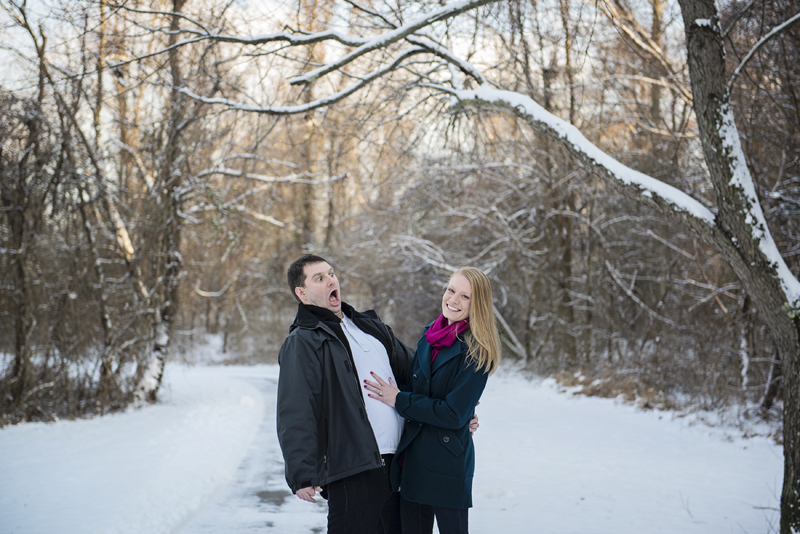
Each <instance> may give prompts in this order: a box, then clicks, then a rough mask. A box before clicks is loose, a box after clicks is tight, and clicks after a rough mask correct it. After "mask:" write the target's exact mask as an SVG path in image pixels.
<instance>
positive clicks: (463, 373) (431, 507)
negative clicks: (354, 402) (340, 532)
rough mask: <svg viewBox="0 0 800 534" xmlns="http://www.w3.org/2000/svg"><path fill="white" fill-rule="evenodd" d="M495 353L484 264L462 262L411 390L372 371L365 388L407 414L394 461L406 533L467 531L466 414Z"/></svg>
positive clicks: (422, 349) (469, 449) (469, 450)
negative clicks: (471, 264)
mask: <svg viewBox="0 0 800 534" xmlns="http://www.w3.org/2000/svg"><path fill="white" fill-rule="evenodd" d="M499 360H500V343H499V337H498V335H497V328H496V327H495V324H494V309H493V306H492V289H491V286H490V285H489V279H488V278H487V277H486V275H485V274H483V272H481V271H479V270H478V269H475V268H473V267H464V268H462V269H459V270H458V271H456V272H455V274H453V276H452V277H451V278H450V282H449V283H448V285H447V289H445V292H444V296H443V297H442V315H440V316H439V318H438V319H437V320H436V321H434V322H433V323H431V324H429V325H428V326H427V327H426V329H425V332H424V334H423V336H422V339H420V340H419V343H418V344H417V355H416V358H415V359H414V365H413V367H412V370H411V372H412V378H411V383H410V385H409V386H408V391H400V390H398V389H397V387H396V386H395V384H394V382H393V381H392V380H391V379H389V382H386V381H385V380H383V378H382V377H380V376H377V375H375V374H374V373H373V374H372V375H373V378H374V379H375V381H374V382H373V381H370V380H365V381H364V383H365V385H364V387H365V388H366V389H368V390H369V391H370V393H369V396H370V397H371V398H373V399H377V400H379V401H381V402H383V403H385V404H388V405H389V406H394V407H395V409H397V412H398V413H399V414H400V415H402V416H403V417H405V418H406V422H405V427H404V429H403V436H402V438H400V444H399V445H398V448H397V454H396V455H395V457H394V458H395V459H394V462H393V463H392V466H391V478H392V485H393V487H394V489H395V490H397V489H398V488H399V490H400V497H401V525H402V529H403V533H404V534H411V533H430V532H432V531H433V516H434V515H435V516H436V523H437V525H438V527H439V532H440V533H441V534H450V533H459V534H460V533H466V532H468V526H467V519H468V509H469V508H470V507H471V506H472V476H473V473H474V470H475V450H474V447H473V444H472V436H471V434H470V432H469V421H470V419H471V418H472V415H473V412H474V410H475V406H476V405H477V403H478V400H479V399H480V397H481V394H482V393H483V388H484V387H485V386H486V380H487V379H488V377H489V375H490V374H492V373H493V372H494V371H495V370H496V369H497V365H498V363H499Z"/></svg>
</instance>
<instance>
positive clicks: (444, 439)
mask: <svg viewBox="0 0 800 534" xmlns="http://www.w3.org/2000/svg"><path fill="white" fill-rule="evenodd" d="M442 441H444V442H445V443H449V442H450V436H445V437H443V438H442Z"/></svg>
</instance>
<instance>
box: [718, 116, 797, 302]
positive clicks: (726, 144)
mask: <svg viewBox="0 0 800 534" xmlns="http://www.w3.org/2000/svg"><path fill="white" fill-rule="evenodd" d="M721 111H722V121H721V122H722V123H721V124H720V125H719V132H720V136H721V138H722V147H723V150H724V151H725V152H727V153H726V154H725V155H726V156H727V158H728V161H729V162H730V165H731V170H732V173H733V176H732V178H731V181H730V183H729V184H728V185H729V186H731V187H734V188H737V189H739V190H740V194H741V195H742V196H743V197H744V198H745V199H746V201H747V206H746V207H744V209H745V210H746V211H745V213H744V215H745V223H746V224H747V225H749V227H750V231H751V232H752V236H753V240H754V241H755V242H756V243H758V248H759V250H761V252H762V253H763V254H764V256H766V258H767V261H768V262H769V264H770V265H771V266H772V267H773V268H774V269H775V271H776V275H777V277H778V281H779V282H780V284H781V288H782V289H783V292H784V294H785V295H786V300H787V302H788V304H789V306H790V307H791V308H798V307H800V281H798V279H797V278H796V277H795V276H794V275H793V274H792V272H791V270H790V269H789V266H788V265H786V262H785V261H784V260H783V257H782V256H781V254H780V252H779V251H778V246H777V245H776V244H775V240H774V239H773V238H772V233H771V232H770V231H769V227H768V226H767V220H766V218H765V217H764V212H763V211H762V210H761V203H760V202H759V201H758V196H757V194H756V188H755V185H754V184H753V178H752V176H751V174H750V170H749V169H748V168H747V160H746V159H745V157H744V152H743V151H742V145H741V141H740V140H739V132H738V131H737V129H736V124H735V122H734V118H733V112H732V111H731V108H730V105H729V104H727V103H726V104H725V105H724V106H723V107H722V110H721Z"/></svg>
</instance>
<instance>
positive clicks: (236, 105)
mask: <svg viewBox="0 0 800 534" xmlns="http://www.w3.org/2000/svg"><path fill="white" fill-rule="evenodd" d="M422 52H425V50H423V49H422V48H418V47H414V48H409V49H408V50H405V51H404V52H403V53H402V54H400V55H399V56H397V57H396V58H395V60H394V61H392V62H391V63H390V64H388V65H386V66H385V67H383V68H380V69H378V70H375V71H372V72H371V73H369V74H367V75H366V76H364V77H363V78H361V79H360V80H359V81H358V82H356V83H354V84H353V85H351V86H350V87H348V88H347V89H344V90H342V91H339V92H338V93H333V94H332V95H329V96H326V97H324V98H320V99H317V100H314V101H313V102H309V103H308V104H302V105H299V106H274V107H273V106H251V105H248V104H243V103H241V102H236V101H235V100H229V99H227V98H208V97H205V96H200V95H198V94H195V93H193V92H191V91H189V90H188V89H187V88H185V87H181V88H180V89H178V91H180V92H181V93H183V94H185V95H186V96H188V97H189V98H193V99H194V100H199V101H200V102H203V103H205V104H221V105H223V106H226V107H227V108H228V109H230V110H237V111H249V112H253V113H263V114H265V115H296V114H298V113H307V112H309V111H312V110H315V109H317V108H321V107H325V106H330V105H332V104H335V103H336V102H339V101H340V100H343V99H344V98H345V97H348V96H350V95H351V94H353V93H355V92H357V91H358V90H359V89H361V88H362V87H364V86H365V85H367V84H368V83H370V82H372V81H373V80H375V79H376V78H380V77H381V76H383V75H384V74H386V73H388V72H391V71H393V70H395V69H397V68H398V67H399V66H400V64H401V63H402V62H403V61H404V60H405V59H406V58H408V57H410V56H413V55H415V54H420V53H422Z"/></svg>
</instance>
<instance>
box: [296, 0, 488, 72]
mask: <svg viewBox="0 0 800 534" xmlns="http://www.w3.org/2000/svg"><path fill="white" fill-rule="evenodd" d="M497 1H498V0H460V1H458V2H454V3H452V4H447V5H445V6H442V7H441V8H439V9H437V10H435V11H433V12H431V13H427V14H425V15H422V16H420V17H417V18H416V19H414V20H412V21H411V22H409V23H408V24H404V25H403V26H400V27H399V28H396V29H394V30H391V31H389V32H387V33H384V34H383V35H379V36H377V37H375V38H373V39H370V40H369V42H367V43H365V44H363V45H361V46H359V47H358V48H356V49H355V50H353V51H352V52H350V53H349V54H346V55H344V56H342V57H341V58H339V59H338V60H336V61H334V62H332V63H328V64H327V65H325V66H323V67H320V68H318V69H314V70H312V71H310V72H307V73H305V74H303V75H301V76H296V77H294V78H292V79H290V80H289V83H290V84H292V85H301V84H309V83H311V82H313V81H314V80H316V79H318V78H320V77H322V76H325V75H326V74H329V73H331V72H333V71H335V70H338V69H340V68H342V67H343V66H345V65H347V64H348V63H351V62H352V61H354V60H355V59H357V58H359V57H361V56H363V55H364V54H366V53H368V52H372V51H374V50H379V49H381V48H386V47H387V46H389V45H391V44H394V43H396V42H397V41H400V40H402V39H405V38H406V37H408V36H409V35H411V34H412V33H414V32H416V31H417V30H421V29H422V28H425V27H427V26H430V25H431V24H433V23H434V22H439V21H441V20H446V19H449V18H453V17H455V16H457V15H460V14H461V13H464V12H466V11H470V10H472V9H475V8H476V7H480V6H483V5H486V4H491V3H494V2H497Z"/></svg>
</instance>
